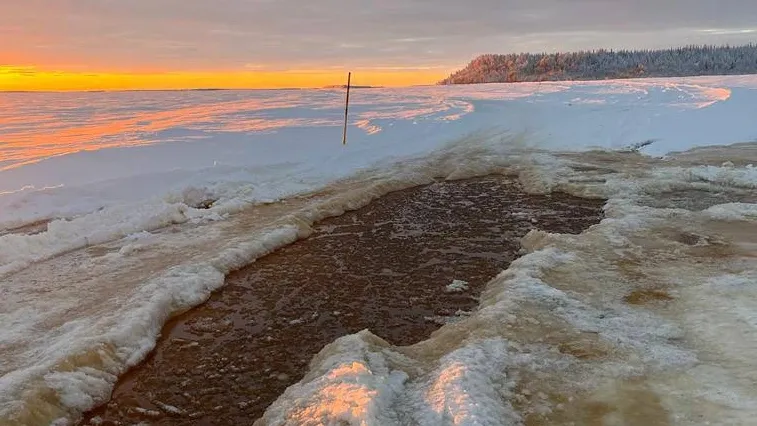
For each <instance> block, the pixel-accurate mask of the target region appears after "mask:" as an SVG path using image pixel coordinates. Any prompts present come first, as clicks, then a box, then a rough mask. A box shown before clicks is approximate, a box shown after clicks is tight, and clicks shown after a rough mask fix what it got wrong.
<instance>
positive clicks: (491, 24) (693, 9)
mask: <svg viewBox="0 0 757 426" xmlns="http://www.w3.org/2000/svg"><path fill="white" fill-rule="evenodd" d="M3 3H4V4H3V5H2V6H0V10H1V13H0V90H3V89H6V90H8V89H22V90H26V89H35V88H37V89H44V90H55V89H66V88H68V89H108V88H181V87H229V86H230V87H302V86H321V85H324V84H337V83H342V82H343V81H342V80H343V79H344V74H345V72H346V71H347V70H351V71H353V72H354V73H355V81H356V83H357V84H377V85H403V84H421V83H433V82H435V81H436V80H439V79H440V78H442V77H444V76H446V75H447V74H449V73H450V72H451V71H453V70H455V69H457V68H461V67H462V66H464V65H465V64H466V63H467V62H468V61H469V60H471V59H472V58H473V57H475V56H476V55H478V54H481V53H511V52H523V51H548V52H552V51H567V50H576V49H593V48H602V47H604V48H658V47H670V46H679V45H685V44H702V43H707V44H723V43H731V44H742V43H748V42H755V41H757V1H755V0H718V1H715V0H23V1H15V0H3Z"/></svg>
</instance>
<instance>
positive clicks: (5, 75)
mask: <svg viewBox="0 0 757 426" xmlns="http://www.w3.org/2000/svg"><path fill="white" fill-rule="evenodd" d="M446 74H447V73H445V72H443V71H441V70H438V69H407V70H405V69H381V68H379V69H367V70H362V71H361V70H357V71H353V84H355V85H365V86H412V85H418V84H433V83H435V82H437V81H439V80H441V79H442V78H444V77H445V76H446ZM346 77H347V71H346V70H345V71H341V70H339V71H335V70H323V71H322V70H292V71H279V72H277V71H216V72H212V71H203V72H191V71H176V72H134V73H130V72H70V71H47V70H39V69H37V68H34V67H15V66H0V91H92V90H182V89H268V88H270V89H281V88H317V87H324V86H328V85H337V84H344V83H345V80H346Z"/></svg>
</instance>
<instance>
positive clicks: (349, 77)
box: [342, 72, 352, 145]
mask: <svg viewBox="0 0 757 426" xmlns="http://www.w3.org/2000/svg"><path fill="white" fill-rule="evenodd" d="M351 80H352V72H349V73H347V99H346V100H345V102H344V132H343V133H342V145H347V114H348V113H349V109H350V83H351Z"/></svg>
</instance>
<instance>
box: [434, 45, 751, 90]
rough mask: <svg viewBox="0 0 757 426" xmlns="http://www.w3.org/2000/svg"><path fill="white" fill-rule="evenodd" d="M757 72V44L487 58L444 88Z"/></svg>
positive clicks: (478, 60)
mask: <svg viewBox="0 0 757 426" xmlns="http://www.w3.org/2000/svg"><path fill="white" fill-rule="evenodd" d="M753 74H757V45H755V44H748V45H744V46H718V47H716V46H688V47H681V48H676V49H663V50H617V51H615V50H604V49H602V50H593V51H579V52H568V53H519V54H506V55H495V54H486V55H481V56H478V57H477V58H475V59H473V60H472V61H471V62H470V63H469V64H468V65H467V66H466V67H465V68H463V69H461V70H459V71H456V72H454V73H452V74H451V75H450V76H449V77H447V78H446V79H444V80H442V81H440V82H439V83H438V84H440V85H452V84H482V83H526V82H541V81H595V80H625V79H632V78H675V77H703V76H712V75H723V76H725V75H753Z"/></svg>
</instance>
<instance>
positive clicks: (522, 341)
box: [0, 77, 757, 424]
mask: <svg viewBox="0 0 757 426" xmlns="http://www.w3.org/2000/svg"><path fill="white" fill-rule="evenodd" d="M342 102H343V94H342V93H340V92H339V91H333V90H314V91H248V92H156V93H147V92H133V93H89V94H0V280H1V281H0V323H2V325H3V327H2V330H0V374H2V376H1V377H0V419H3V420H8V421H9V422H10V424H32V423H45V422H48V423H49V422H50V421H51V420H54V419H57V418H66V417H67V418H72V417H75V416H76V415H77V413H79V412H81V411H82V410H85V409H87V408H89V407H91V406H92V405H93V404H96V403H98V402H102V401H103V399H104V398H107V396H108V394H109V391H110V389H111V387H112V385H113V383H114V382H115V380H116V378H117V377H118V375H120V374H122V373H123V372H124V371H125V369H126V368H127V367H128V366H131V365H134V364H136V363H137V362H139V360H141V359H142V358H143V357H144V356H145V355H146V353H147V352H149V350H150V349H151V348H152V347H153V345H154V342H155V339H156V337H157V334H158V332H159V330H160V327H161V326H162V324H163V323H164V322H165V320H166V319H167V318H168V317H169V316H170V315H172V314H175V313H176V312H179V311H181V310H184V309H187V308H189V307H191V306H195V305H197V304H198V303H201V302H202V301H203V300H204V299H205V298H206V297H207V296H208V294H209V292H210V291H212V290H213V289H215V288H218V287H220V286H221V285H222V284H223V278H224V275H225V274H226V273H227V272H228V271H230V270H232V269H234V268H237V267H239V266H242V265H244V264H246V263H247V262H249V261H251V260H252V259H254V258H255V257H257V256H260V255H263V254H265V253H267V252H269V251H271V250H273V249H275V248H276V247H279V246H281V245H282V244H286V243H289V242H292V241H294V240H295V239H297V238H301V237H303V236H305V235H307V234H308V232H309V226H310V224H311V223H312V222H313V221H315V220H317V219H319V218H322V217H325V216H329V215H334V214H339V213H340V212H342V211H344V210H345V209H350V208H356V207H359V206H360V205H364V204H365V203H367V202H369V201H370V200H371V199H373V198H375V197H377V196H381V195H383V194H385V193H386V192H388V191H391V190H395V189H400V188H403V187H407V186H412V185H415V184H420V183H426V182H430V181H431V180H432V178H434V177H448V178H461V177H467V176H474V175H480V174H485V173H490V172H512V173H518V174H519V176H520V180H521V182H522V183H523V185H524V187H525V188H526V189H527V190H529V191H533V192H544V191H550V190H564V191H568V192H571V193H575V194H578V195H584V196H602V197H607V198H609V199H610V201H609V202H608V205H607V215H608V219H606V220H605V221H603V222H602V224H600V225H598V226H597V227H595V228H592V229H591V230H590V231H588V232H586V233H585V234H583V235H581V236H577V237H576V236H570V237H568V236H560V235H546V234H542V233H538V232H537V233H532V234H529V236H528V237H527V238H526V239H525V240H524V246H525V247H526V249H528V250H529V251H530V252H531V254H529V255H528V256H526V257H524V258H522V259H521V260H519V261H518V262H516V263H515V264H513V266H512V267H511V268H510V269H509V270H508V271H506V272H504V273H503V274H502V275H501V276H500V277H498V278H497V279H495V280H494V281H493V282H492V283H491V284H490V286H489V290H488V292H487V294H486V295H485V296H486V297H484V299H483V300H482V305H481V310H480V311H479V312H478V313H476V314H475V315H473V316H471V317H470V318H468V319H466V320H465V321H462V322H460V323H457V324H454V325H450V326H446V327H445V328H444V329H443V330H442V332H441V333H439V334H438V335H436V336H435V337H434V338H432V339H431V340H429V341H427V342H422V343H421V344H419V345H416V346H414V347H412V348H410V349H399V348H391V347H387V345H386V344H385V343H383V342H380V341H378V340H377V339H376V338H375V337H373V336H370V335H369V334H368V333H362V334H360V335H356V336H349V337H346V338H344V339H341V340H340V341H339V342H337V343H335V344H334V345H332V346H331V347H329V348H326V349H325V350H324V353H322V354H321V355H320V356H319V357H318V358H317V359H316V360H314V361H313V364H312V367H313V373H311V374H310V375H308V377H307V378H306V380H305V381H304V382H303V383H301V384H299V385H296V386H294V387H292V388H290V389H289V390H288V391H287V394H285V395H284V396H283V397H282V398H281V399H280V400H279V401H278V402H277V403H276V404H274V406H273V407H272V408H271V409H270V410H269V413H268V414H267V416H266V422H267V423H268V424H282V423H286V422H289V423H291V424H319V423H318V422H319V421H320V420H321V419H322V416H327V417H328V416H330V418H339V419H343V420H345V421H354V422H355V424H359V421H360V419H362V420H365V421H366V423H365V424H405V423H408V422H409V423H420V424H518V423H519V422H521V421H522V419H523V416H525V415H527V414H529V413H531V412H530V411H529V410H533V411H534V412H536V413H537V414H538V413H540V412H542V411H543V415H544V416H548V415H550V414H549V413H557V414H555V415H559V413H560V412H561V410H567V412H570V410H580V407H581V406H582V405H581V404H595V406H596V404H605V405H607V406H610V407H611V408H612V409H604V408H603V409H602V410H604V411H602V410H600V411H602V412H603V413H605V411H606V413H605V414H602V415H603V416H604V415H606V416H609V417H607V418H608V419H609V420H607V421H609V422H612V421H616V423H618V422H620V423H618V424H623V420H627V418H626V417H623V416H628V415H631V414H628V413H630V412H632V411H634V409H635V408H634V407H635V406H634V405H633V404H632V403H630V402H629V403H628V404H627V406H624V407H625V408H616V407H619V406H620V405H622V404H621V402H622V401H626V400H628V401H630V400H633V398H632V397H629V395H631V396H638V398H640V399H639V401H646V402H647V403H648V404H647V405H649V404H651V405H654V407H656V408H655V409H657V408H659V409H660V410H663V411H660V412H664V413H668V414H670V415H669V416H668V417H669V418H670V419H671V422H672V423H674V424H704V423H703V421H704V420H701V419H706V420H707V421H711V422H713V423H712V424H745V423H739V421H741V420H743V419H748V418H750V417H748V416H754V414H757V413H756V412H755V411H757V408H756V407H757V402H756V401H757V395H755V394H754V389H755V388H754V387H751V388H750V387H749V386H748V385H749V384H750V381H751V383H752V384H753V383H755V380H757V378H756V377H753V372H754V371H757V366H755V365H754V361H752V360H751V357H749V356H748V354H749V353H753V352H754V350H755V349H757V348H755V347H753V345H752V343H751V342H754V341H757V339H756V338H755V337H756V336H757V333H755V331H756V330H755V329H757V323H755V317H754V315H753V312H757V296H756V295H755V288H754V285H755V275H754V270H755V267H754V258H755V256H757V255H756V254H755V247H756V246H755V244H757V241H755V240H754V238H755V237H754V235H757V229H755V226H757V225H755V224H756V223H757V218H756V217H755V205H754V204H748V203H754V202H755V201H754V199H750V198H749V195H750V194H753V193H754V192H755V187H757V172H756V171H755V168H754V167H752V166H750V165H749V163H748V160H749V159H752V158H755V155H754V150H750V149H748V148H744V147H737V148H731V149H721V150H702V151H696V152H694V153H687V154H685V155H672V156H670V157H669V158H663V159H655V158H654V157H662V156H666V155H668V154H669V153H670V152H672V151H684V150H687V149H689V148H692V147H696V146H705V145H724V144H731V143H737V142H751V141H757V121H755V118H756V117H757V77H704V78H689V79H649V80H629V81H606V82H582V83H541V84H536V83H534V84H519V85H479V86H453V87H416V88H404V89H371V90H356V91H355V95H354V97H353V102H354V103H353V105H352V111H353V113H352V119H351V124H352V126H351V127H350V129H349V142H348V144H347V145H346V146H342V145H341V124H340V120H341V119H342V114H343V111H342V109H341V108H342ZM642 145H645V146H644V147H643V148H641V150H642V151H643V152H644V153H646V154H649V156H650V157H646V159H645V158H644V157H638V156H633V155H628V154H622V153H614V154H612V153H610V154H604V155H606V156H607V157H602V155H600V154H597V153H596V152H590V153H586V154H569V153H568V152H571V151H572V152H582V151H588V150H591V149H604V150H627V149H628V148H631V147H637V146H642ZM639 158H641V160H640V159H639ZM726 161H730V163H725V164H723V163H724V162H726ZM755 162H757V160H755ZM683 190H690V191H699V192H701V194H706V195H702V197H703V199H705V200H710V199H715V200H721V199H722V202H712V203H709V204H708V205H703V206H697V208H694V207H691V206H685V207H687V209H681V208H678V207H681V206H675V205H663V204H664V202H665V200H666V197H668V195H666V194H669V193H671V191H673V192H674V191H683ZM723 194H725V195H723ZM718 197H720V198H718ZM729 197H731V198H729ZM733 197H735V198H733ZM732 198H733V199H738V200H741V201H746V202H747V203H743V202H742V203H740V204H733V203H730V204H729V203H728V202H729V201H732ZM281 199H286V202H284V203H282V202H276V201H277V200H281ZM655 203H656V204H655ZM705 204H707V203H705ZM208 205H210V208H204V207H208ZM663 207H664V208H663ZM670 207H676V208H677V209H671V208H670ZM48 221H49V223H47V222H48ZM45 223H46V224H45ZM681 235H688V236H691V235H693V237H691V238H694V237H696V238H695V239H696V241H695V242H694V243H693V244H690V245H687V244H684V243H681V242H680V241H679V240H681V239H682V238H683V240H685V241H688V239H686V238H684V237H680V236H681ZM676 238H678V240H676ZM691 238H689V239H691ZM700 243H701V244H700ZM663 260H665V261H663ZM750 261H751V263H750ZM576 265H580V267H577V266H576ZM750 265H751V266H750ZM629 271H630V272H629ZM629 274H630V275H629ZM655 285H658V286H662V287H663V288H657V287H655ZM647 287H649V288H647ZM637 290H638V291H639V292H641V293H639V294H641V295H645V294H647V293H645V292H650V291H660V292H665V294H667V295H670V297H671V298H672V300H674V301H675V302H673V303H670V304H667V305H659V306H658V305H655V304H654V303H652V304H651V305H643V306H636V305H633V306H632V305H629V304H628V303H624V302H623V301H624V300H625V299H624V297H627V296H628V295H629V294H633V292H634V291H637ZM649 294H652V295H653V296H654V295H655V294H656V295H658V296H659V295H660V294H663V293H654V292H653V293H649ZM652 298H654V297H652ZM536 335H539V336H543V337H542V338H541V339H542V341H538V340H535V339H536V337H534V336H536ZM550 335H561V336H568V337H570V336H572V337H570V339H569V340H567V341H557V340H554V341H550V340H549V338H548V337H547V336H550ZM440 336H441V337H440ZM445 336H446V337H445ZM440 339H441V340H440ZM555 339H557V338H555ZM571 339H572V340H571ZM561 345H562V346H561ZM565 345H567V346H565ZM429 348H436V349H433V350H431V349H429ZM440 348H442V349H443V350H441V352H440ZM560 348H567V349H566V350H564V351H560V350H559V349H560ZM424 351H425V352H424ZM432 352H433V353H434V354H437V355H438V354H439V353H442V356H436V357H433V356H429V353H432ZM566 352H567V354H566ZM573 352H575V353H573ZM571 353H572V354H573V355H571ZM576 353H578V354H584V353H588V354H589V355H586V356H578V355H576ZM594 353H597V354H600V355H597V356H593V355H592V354H594ZM545 377H546V378H549V379H550V380H547V379H545ZM531 387H533V388H534V389H531ZM347 390H349V392H348V394H349V395H350V397H351V398H354V401H352V402H351V405H349V404H348V405H345V404H333V401H334V399H335V398H338V397H339V398H341V397H343V396H344V392H345V391H347ZM571 392H578V393H577V394H580V395H582V397H581V398H583V399H581V400H580V401H578V402H576V403H573V401H572V400H568V397H567V395H570V394H571ZM542 395H543V397H542ZM644 398H647V400H645V399H644ZM649 398H651V401H652V402H654V404H652V403H651V402H649V401H650V400H649ZM692 401H696V403H695V402H692ZM483 406H485V407H488V408H487V409H486V410H484V409H480V408H479V409H476V408H475V407H483ZM658 406H659V407H658ZM603 407H604V406H603ZM613 407H615V408H613ZM636 408H638V407H636ZM607 410H609V411H607ZM624 410H625V411H624ZM589 411H591V410H589ZM595 411H596V410H595ZM658 414H659V412H658ZM308 416H310V417H308ZM319 416H320V417H319ZM612 416H615V417H612ZM613 419H615V420H613ZM308 422H310V423H308ZM477 422H478V423H477ZM718 422H720V423H718ZM579 423H580V422H579ZM649 424H652V423H649Z"/></svg>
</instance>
